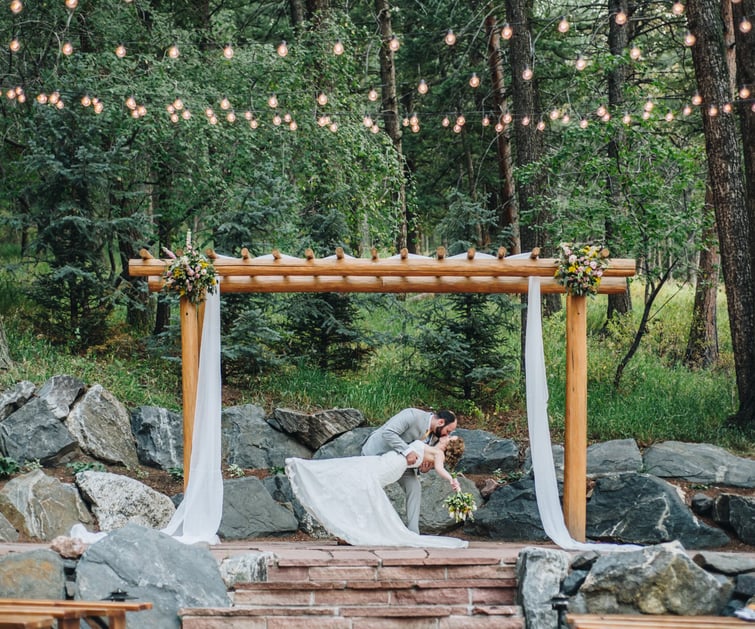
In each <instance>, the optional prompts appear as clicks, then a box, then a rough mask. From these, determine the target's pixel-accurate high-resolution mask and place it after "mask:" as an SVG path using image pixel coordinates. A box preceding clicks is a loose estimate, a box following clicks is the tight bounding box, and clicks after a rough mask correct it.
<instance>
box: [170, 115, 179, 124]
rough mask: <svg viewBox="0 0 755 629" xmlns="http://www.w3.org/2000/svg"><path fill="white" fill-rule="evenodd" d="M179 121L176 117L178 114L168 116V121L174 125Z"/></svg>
mask: <svg viewBox="0 0 755 629" xmlns="http://www.w3.org/2000/svg"><path fill="white" fill-rule="evenodd" d="M179 120H180V118H179V117H178V114H171V115H170V121H171V122H172V123H173V124H176V123H177V122H178V121H179Z"/></svg>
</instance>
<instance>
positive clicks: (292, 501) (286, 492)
mask: <svg viewBox="0 0 755 629" xmlns="http://www.w3.org/2000/svg"><path fill="white" fill-rule="evenodd" d="M262 484H263V485H264V486H265V489H266V490H267V491H268V493H269V494H270V495H271V496H272V497H273V500H275V502H278V503H280V504H281V505H282V506H284V507H285V508H287V509H288V508H291V509H293V512H294V515H295V516H296V519H297V520H298V521H299V530H300V531H304V532H305V533H306V534H307V535H309V536H310V537H314V538H315V539H326V538H328V537H330V536H331V535H330V533H328V532H327V531H326V530H325V529H324V528H323V526H322V525H321V524H320V523H319V522H318V521H317V520H315V519H314V518H313V517H312V516H311V515H309V513H307V511H306V509H305V508H304V507H303V506H302V504H301V502H299V500H298V498H297V497H296V495H295V494H294V492H293V490H292V489H291V482H290V481H289V480H288V476H286V475H285V474H274V475H272V476H268V477H267V478H265V479H263V481H262Z"/></svg>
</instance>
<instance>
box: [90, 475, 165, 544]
mask: <svg viewBox="0 0 755 629" xmlns="http://www.w3.org/2000/svg"><path fill="white" fill-rule="evenodd" d="M76 484H77V485H78V487H79V489H80V490H81V493H82V495H83V496H84V497H85V498H86V499H87V501H88V502H89V503H90V504H91V506H92V512H93V513H94V515H95V516H96V517H97V522H98V524H99V526H100V530H101V531H113V530H115V529H119V528H121V527H123V526H126V524H128V523H134V524H139V525H141V526H145V527H149V528H153V529H162V528H164V527H165V526H167V525H168V522H170V519H171V517H173V513H175V510H176V508H175V507H174V506H173V502H172V501H171V499H170V498H168V496H165V495H163V494H161V493H159V492H156V491H155V490H154V489H152V488H151V487H148V486H147V485H145V484H144V483H140V482H139V481H138V480H134V479H133V478H129V477H128V476H122V475H120V474H111V473H110V472H95V471H92V470H87V471H84V472H79V473H78V474H76Z"/></svg>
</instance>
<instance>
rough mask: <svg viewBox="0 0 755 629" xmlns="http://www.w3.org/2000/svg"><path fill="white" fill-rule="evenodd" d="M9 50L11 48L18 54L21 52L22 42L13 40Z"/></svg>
mask: <svg viewBox="0 0 755 629" xmlns="http://www.w3.org/2000/svg"><path fill="white" fill-rule="evenodd" d="M8 48H10V51H11V52H18V51H19V50H21V42H20V41H18V40H17V39H12V40H11V42H10V44H8Z"/></svg>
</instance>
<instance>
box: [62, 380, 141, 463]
mask: <svg viewBox="0 0 755 629" xmlns="http://www.w3.org/2000/svg"><path fill="white" fill-rule="evenodd" d="M65 424H66V427H67V428H68V430H69V431H70V433H71V434H72V435H74V436H75V437H76V439H77V440H78V442H79V446H80V447H81V449H82V450H83V451H84V452H86V453H88V454H90V455H92V456H93V457H95V458H96V459H99V460H101V461H105V462H107V463H115V464H118V465H124V466H126V467H136V466H137V465H139V458H138V457H137V455H136V444H135V442H134V435H133V433H132V432H131V414H130V413H129V412H128V409H126V407H125V406H124V405H123V404H122V403H121V402H120V401H118V399H117V398H116V397H115V396H114V395H113V394H112V393H110V391H107V390H106V389H103V388H102V386H101V385H99V384H95V385H94V386H92V387H91V388H90V389H89V390H88V391H87V392H86V393H85V394H84V396H83V397H82V398H81V399H80V400H79V401H78V402H77V403H76V405H75V406H74V407H73V409H72V410H71V412H70V413H69V414H68V417H67V418H66V420H65Z"/></svg>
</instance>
